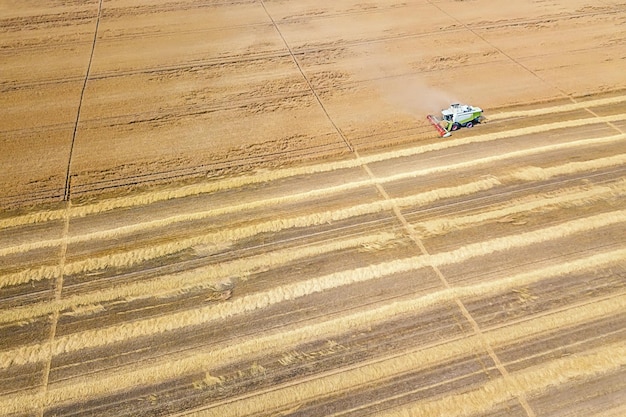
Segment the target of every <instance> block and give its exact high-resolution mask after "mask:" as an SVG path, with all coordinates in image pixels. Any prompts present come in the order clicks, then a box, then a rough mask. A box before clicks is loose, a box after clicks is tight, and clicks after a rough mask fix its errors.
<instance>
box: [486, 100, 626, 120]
mask: <svg viewBox="0 0 626 417" xmlns="http://www.w3.org/2000/svg"><path fill="white" fill-rule="evenodd" d="M625 101H626V96H618V97H610V98H601V99H597V100H589V101H582V102H579V103H572V104H563V105H560V106H552V107H543V108H540V109H533V110H519V111H508V112H502V113H496V114H493V115H491V114H490V115H489V117H488V118H487V119H488V120H501V119H511V118H514V117H531V116H541V115H544V114H551V113H563V112H567V111H574V110H581V109H586V108H588V107H599V106H607V105H609V104H617V103H623V102H625Z"/></svg>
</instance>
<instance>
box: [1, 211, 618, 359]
mask: <svg viewBox="0 0 626 417" xmlns="http://www.w3.org/2000/svg"><path fill="white" fill-rule="evenodd" d="M624 221H626V210H625V211H618V212H611V213H606V214H600V215H596V216H591V217H587V218H583V219H579V220H573V221H570V222H567V223H563V224H559V225H556V226H551V227H548V228H545V229H540V230H536V231H532V232H526V233H520V234H517V235H512V236H505V237H500V238H496V239H491V240H488V241H485V242H478V243H473V244H469V245H466V246H463V247H460V248H458V249H456V250H453V251H450V252H442V253H439V254H435V255H420V256H415V257H411V258H405V259H399V260H395V261H390V262H384V263H380V264H375V265H370V266H367V267H361V268H356V269H352V270H348V271H341V272H336V273H332V274H329V275H326V276H323V277H318V278H313V279H309V280H306V281H303V282H297V283H293V284H286V285H283V286H280V287H277V288H273V289H271V290H268V291H265V292H261V293H257V294H251V295H248V296H245V297H242V298H237V299H234V300H232V301H230V302H226V303H221V304H217V305H209V306H206V307H203V308H199V309H195V310H189V311H182V312H177V313H173V314H169V315H165V316H161V317H156V318H149V319H144V320H138V321H134V322H131V323H124V324H121V325H117V326H111V327H107V328H101V329H96V330H88V331H85V332H80V333H75V334H71V335H67V336H62V337H59V338H57V339H55V341H54V344H53V346H48V345H47V344H38V345H29V346H23V347H21V348H18V349H14V350H11V351H6V352H2V353H0V367H1V368H6V367H8V366H11V365H16V364H17V365H21V364H25V363H29V362H32V361H35V362H37V361H39V360H41V358H42V355H47V354H49V352H50V350H52V352H53V355H60V354H63V353H68V352H74V351H78V350H81V349H87V348H94V347H101V346H105V345H107V344H112V343H118V342H121V341H124V340H127V339H132V338H137V337H144V336H154V335H157V334H161V333H164V332H168V331H173V330H176V329H181V328H184V327H188V326H197V325H203V324H207V323H211V322H214V321H216V320H222V319H226V318H228V317H232V316H235V315H238V314H244V313H248V312H251V311H254V310H258V309H262V308H266V307H268V306H270V305H273V304H277V303H280V302H283V301H287V300H293V299H297V298H301V297H305V296H307V295H311V294H315V293H318V292H321V291H325V290H329V289H333V288H338V287H341V286H346V285H351V284H354V283H358V282H364V281H368V280H372V279H377V278H381V277H385V276H390V275H392V274H397V273H401V272H406V271H412V270H417V269H420V268H424V267H428V266H437V267H441V266H443V265H450V264H455V263H460V262H464V261H467V260H470V259H473V258H476V257H480V256H486V255H490V254H492V253H495V252H499V251H505V250H510V249H513V248H521V247H527V246H530V245H534V244H538V243H542V242H546V241H550V240H553V239H558V238H563V237H566V236H571V235H572V234H576V233H581V232H588V231H591V230H594V229H597V228H601V227H606V226H609V225H612V224H616V223H620V222H624ZM624 257H626V249H624V250H619V251H613V252H610V253H609V254H602V255H599V256H595V257H589V258H586V259H585V261H586V262H585V263H584V264H582V265H581V264H580V262H570V263H566V264H564V265H565V266H563V265H557V266H556V267H551V268H544V269H542V270H540V271H542V272H541V274H534V275H532V277H533V278H532V279H542V278H543V277H545V276H546V275H547V274H548V273H549V274H550V275H553V274H564V273H571V272H573V271H575V270H577V269H580V268H587V267H589V266H590V265H598V264H599V263H608V262H617V261H621V260H623V259H624ZM520 276H521V277H523V278H519V277H520ZM522 279H523V280H525V281H524V283H528V282H529V281H528V280H529V278H528V274H522V275H518V276H516V280H517V281H520V280H522ZM503 282H509V280H506V279H505V280H499V281H497V283H498V284H499V286H498V287H497V288H500V287H501V284H502V283H503ZM491 285H493V283H487V284H481V285H476V286H471V287H460V288H452V289H451V290H450V291H444V292H439V293H435V294H439V296H441V294H445V299H446V300H449V299H450V298H449V297H450V296H454V297H460V296H465V297H467V296H469V295H470V292H468V290H467V289H465V290H463V288H480V289H481V290H484V289H486V288H490V286H491ZM516 285H521V284H520V283H519V282H517V283H516ZM483 292H484V291H483ZM480 294H482V293H478V294H475V295H480ZM428 297H432V295H429V296H428ZM454 297H453V298H454ZM437 300H438V302H440V301H442V300H440V299H437Z"/></svg>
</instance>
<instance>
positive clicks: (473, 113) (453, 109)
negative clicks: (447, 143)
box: [427, 103, 483, 137]
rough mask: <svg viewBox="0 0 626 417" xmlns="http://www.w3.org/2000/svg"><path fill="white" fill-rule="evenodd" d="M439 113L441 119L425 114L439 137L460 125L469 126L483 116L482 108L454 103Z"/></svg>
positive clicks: (446, 135) (448, 134) (445, 135)
mask: <svg viewBox="0 0 626 417" xmlns="http://www.w3.org/2000/svg"><path fill="white" fill-rule="evenodd" d="M441 115H442V119H441V120H439V119H437V118H436V117H435V116H433V115H430V114H429V115H428V116H427V119H428V120H429V121H430V123H431V124H432V125H433V126H435V128H436V129H437V131H438V132H439V134H440V136H441V137H448V136H450V132H452V131H455V130H458V129H460V128H461V127H467V128H470V127H472V126H474V125H475V124H476V123H480V120H481V119H482V117H483V110H482V109H481V108H480V107H474V106H468V105H467V104H458V103H455V104H451V105H450V107H449V108H447V109H445V110H442V111H441Z"/></svg>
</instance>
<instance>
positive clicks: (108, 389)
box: [0, 294, 626, 417]
mask: <svg viewBox="0 0 626 417" xmlns="http://www.w3.org/2000/svg"><path fill="white" fill-rule="evenodd" d="M399 303H401V302H398V303H394V304H392V305H387V306H384V307H382V308H378V309H375V310H370V311H366V312H360V313H356V314H353V315H351V316H348V317H341V318H338V319H334V320H330V321H328V322H323V323H318V324H314V325H309V326H304V327H302V326H301V327H299V328H298V329H296V330H291V331H287V332H281V333H277V334H273V335H266V336H262V337H260V338H256V339H254V340H248V341H246V342H243V343H240V344H238V345H231V346H228V347H226V348H224V349H222V350H214V349H211V350H209V351H202V352H196V353H195V354H194V355H189V356H187V357H185V358H179V359H172V360H170V361H167V362H162V363H156V364H152V365H148V366H145V365H143V366H142V367H141V368H140V369H130V370H128V371H126V372H123V373H120V372H119V370H118V371H117V372H109V373H108V374H107V375H96V376H89V377H80V378H77V379H76V380H75V381H73V382H65V383H62V384H53V385H52V386H51V387H50V389H49V390H48V395H47V396H45V397H44V396H42V395H37V394H35V395H16V396H13V397H12V398H8V399H0V412H3V413H5V414H9V413H16V412H26V411H29V410H31V409H33V408H35V407H36V408H41V407H48V406H51V405H59V404H63V403H67V402H71V401H79V400H80V401H84V400H85V399H86V398H93V397H97V396H102V395H111V394H112V393H115V392H120V391H123V390H128V389H131V388H133V387H138V386H142V385H151V384H156V383H159V382H161V381H165V380H170V379H175V378H180V377H182V376H184V375H189V374H192V373H200V372H202V371H206V370H210V369H212V368H214V367H217V366H223V365H224V364H225V363H226V362H232V361H233V360H236V359H239V358H242V357H246V352H248V355H250V354H255V353H258V352H261V351H269V350H271V351H276V350H277V346H295V345H297V344H299V343H302V342H303V341H304V340H308V339H310V338H311V337H315V338H317V339H319V338H320V335H325V336H326V335H328V334H330V333H333V334H341V333H345V332H349V331H351V330H355V329H357V328H359V327H361V326H363V325H365V326H368V325H369V324H371V323H372V321H371V320H372V319H374V322H378V320H376V318H377V316H380V313H381V310H383V309H386V310H388V311H387V312H386V313H387V314H386V315H387V318H392V317H395V316H396V315H397V313H396V312H389V310H390V309H394V307H396V304H399ZM404 303H405V304H406V303H407V302H406V301H405V302H404ZM625 307H626V295H625V294H620V295H615V296H613V297H612V298H608V299H604V300H601V301H596V302H592V303H589V304H585V305H582V306H576V307H572V308H568V309H565V310H562V311H558V312H554V313H550V314H547V315H543V316H540V317H530V318H528V320H526V321H524V322H521V323H515V324H512V325H505V326H503V327H500V328H497V329H492V330H486V331H484V332H483V334H482V337H479V336H474V335H470V336H466V337H464V338H462V339H460V340H454V341H451V342H444V343H442V344H439V345H436V346H431V347H426V348H419V349H416V350H412V351H409V352H408V353H407V352H404V353H402V354H394V355H391V357H386V358H380V359H375V360H373V361H370V362H368V363H365V364H363V363H359V364H357V365H355V366H353V367H350V368H349V369H337V370H334V371H332V372H331V373H329V374H324V375H322V376H319V375H318V376H316V377H315V378H310V379H307V380H306V381H304V382H302V381H299V382H296V383H295V384H291V385H290V386H287V387H286V388H282V389H280V388H279V389H272V390H271V391H269V392H264V393H261V394H259V395H257V396H255V398H252V399H247V400H246V401H245V402H243V403H242V404H237V403H236V402H234V401H229V400H227V401H226V404H216V405H215V406H214V407H213V408H212V409H210V410H204V411H202V413H203V414H199V415H216V416H220V417H224V416H228V415H236V416H239V415H254V414H255V413H254V412H253V411H252V410H255V409H257V408H258V407H264V408H263V409H261V411H262V410H265V409H266V407H267V404H273V405H274V407H275V408H279V407H283V406H289V405H293V403H294V402H298V403H300V402H303V401H305V400H312V399H314V398H318V397H320V396H321V397H324V396H329V395H332V394H337V393H340V392H346V391H348V390H353V389H357V388H359V387H362V386H364V385H369V384H375V383H379V382H380V381H382V380H385V379H389V378H393V377H394V376H397V375H400V374H403V373H406V372H415V371H416V370H419V369H420V368H424V367H427V366H433V365H435V364H437V363H441V362H444V361H446V360H449V359H453V358H455V357H462V356H467V355H473V354H475V353H476V352H481V351H483V349H484V346H485V344H488V345H489V346H491V347H498V346H504V345H507V344H510V343H519V342H520V341H523V340H528V339H530V338H532V337H536V336H537V335H541V334H544V333H547V332H553V331H557V330H562V329H563V328H566V327H573V326H576V325H580V324H583V323H588V322H590V321H594V320H597V319H600V318H606V317H610V316H612V315H615V314H620V313H622V312H623V311H624V308H625ZM405 311H412V309H411V308H409V309H407V310H405ZM351 319H353V320H356V321H351ZM367 319H369V321H365V320H367ZM312 332H315V333H312ZM312 334H314V336H311V335H312ZM607 349H608V348H607ZM609 350H610V349H609ZM610 351H612V350H610ZM619 357H620V361H621V360H622V359H624V358H622V354H621V353H620V354H619ZM55 385H56V386H55ZM239 407H242V408H241V410H243V411H245V412H246V413H247V414H239V411H237V410H239V409H240V408H239ZM250 407H252V408H250ZM205 413H206V414H205ZM208 413H211V414H208Z"/></svg>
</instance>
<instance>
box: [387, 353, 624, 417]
mask: <svg viewBox="0 0 626 417" xmlns="http://www.w3.org/2000/svg"><path fill="white" fill-rule="evenodd" d="M624 365H626V343H624V342H618V343H613V344H610V345H607V346H602V347H600V348H597V349H593V350H591V351H587V352H583V353H578V354H574V355H571V356H566V357H564V358H560V359H556V360H553V361H551V362H548V363H543V364H541V365H536V366H533V367H530V368H528V369H525V370H523V371H519V372H516V373H513V374H511V375H510V376H509V377H508V378H502V377H500V378H496V379H494V380H492V381H489V382H487V383H486V384H484V385H483V386H481V387H480V388H478V389H476V390H473V391H470V392H466V393H463V394H456V395H453V396H447V397H445V398H442V399H439V400H436V401H430V402H425V403H417V404H415V403H414V404H409V405H407V406H404V407H401V408H397V409H394V410H390V411H386V412H383V413H381V414H379V415H380V416H381V417H419V416H423V417H430V416H458V417H465V416H473V415H482V414H485V413H488V412H489V411H491V410H493V409H494V408H497V407H498V406H500V405H502V404H504V403H505V402H507V401H509V400H511V399H514V398H515V397H518V396H520V395H523V396H525V397H530V396H533V395H538V394H541V392H543V391H545V390H546V389H548V388H550V387H557V386H559V385H564V384H566V383H568V382H569V381H572V380H576V381H577V382H578V383H581V382H582V381H584V380H585V379H590V378H593V377H596V376H598V375H604V374H610V373H613V372H618V371H619V370H620V368H622V367H623V366H624Z"/></svg>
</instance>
